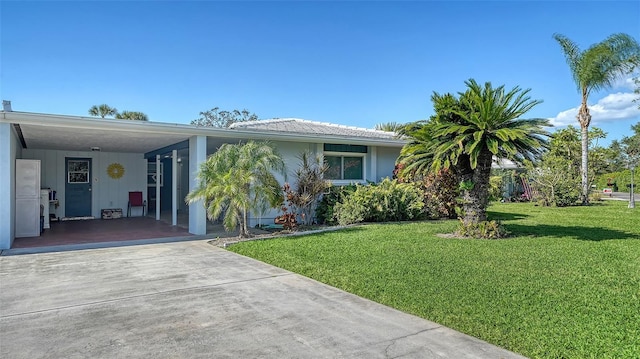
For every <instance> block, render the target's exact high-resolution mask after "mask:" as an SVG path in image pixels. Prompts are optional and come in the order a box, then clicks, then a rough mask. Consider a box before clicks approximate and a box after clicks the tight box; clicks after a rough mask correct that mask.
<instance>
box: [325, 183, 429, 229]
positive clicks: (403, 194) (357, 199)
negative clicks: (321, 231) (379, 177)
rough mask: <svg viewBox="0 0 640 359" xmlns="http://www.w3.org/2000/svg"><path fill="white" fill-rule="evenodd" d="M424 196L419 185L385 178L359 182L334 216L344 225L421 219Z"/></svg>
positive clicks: (336, 207) (338, 207) (338, 205)
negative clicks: (368, 182)
mask: <svg viewBox="0 0 640 359" xmlns="http://www.w3.org/2000/svg"><path fill="white" fill-rule="evenodd" d="M423 198H424V193H423V191H422V190H421V189H420V188H419V186H418V185H416V184H412V183H398V182H397V181H396V180H391V179H389V178H385V179H384V180H383V181H382V182H380V183H379V184H377V185H375V184H371V185H367V186H363V185H356V189H355V191H354V192H353V193H351V194H350V195H348V196H345V198H344V199H343V201H341V202H338V203H337V204H336V205H335V207H334V215H335V218H336V220H337V221H338V223H339V224H341V225H346V224H352V223H358V222H386V221H406V220H411V219H418V218H421V217H422V215H423V208H424V202H423Z"/></svg>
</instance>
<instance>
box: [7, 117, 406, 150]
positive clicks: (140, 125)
mask: <svg viewBox="0 0 640 359" xmlns="http://www.w3.org/2000/svg"><path fill="white" fill-rule="evenodd" d="M0 114H1V116H0V122H6V123H14V124H24V125H36V126H45V127H46V126H51V127H57V128H80V129H92V130H97V131H100V130H105V131H122V132H138V133H148V134H180V135H186V136H208V137H217V138H231V139H238V140H242V139H253V140H271V141H292V142H315V143H328V142H330V143H350V144H359V145H368V146H387V147H402V146H404V144H405V143H406V141H404V140H398V139H376V138H364V137H363V138H358V137H349V136H335V135H317V134H300V133H287V132H274V131H260V130H241V129H226V128H209V127H197V126H193V125H185V124H177V123H167V122H147V121H144V122H142V121H128V120H117V119H107V118H99V117H84V116H68V115H53V114H43V113H33V112H17V111H12V112H5V111H0Z"/></svg>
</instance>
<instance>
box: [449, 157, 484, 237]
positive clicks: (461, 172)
mask: <svg viewBox="0 0 640 359" xmlns="http://www.w3.org/2000/svg"><path fill="white" fill-rule="evenodd" d="M485 152H486V153H481V154H480V155H479V156H478V166H477V167H476V168H475V169H474V170H471V171H469V170H468V169H469V168H470V166H469V165H468V163H469V157H468V156H467V155H464V156H461V157H460V158H458V164H457V166H456V169H457V172H458V177H459V179H460V181H461V182H463V190H462V209H463V211H464V214H463V217H462V222H463V223H464V224H465V225H466V224H470V223H478V222H482V221H486V220H487V204H488V201H489V176H490V175H491V157H492V156H491V152H489V151H488V150H487V151H485ZM465 163H466V165H465ZM465 169H467V170H465Z"/></svg>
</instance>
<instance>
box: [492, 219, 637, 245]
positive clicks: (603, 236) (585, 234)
mask: <svg viewBox="0 0 640 359" xmlns="http://www.w3.org/2000/svg"><path fill="white" fill-rule="evenodd" d="M505 227H506V228H507V230H508V231H509V232H511V233H513V234H514V235H516V236H527V235H533V236H536V237H542V236H554V237H567V238H574V239H578V240H583V241H596V242H597V241H605V240H612V239H637V240H640V237H638V235H637V234H634V233H629V232H623V231H619V230H615V229H607V228H597V227H580V226H569V227H565V226H554V225H546V224H536V225H533V226H527V225H523V224H515V223H514V224H507V225H506V226H505Z"/></svg>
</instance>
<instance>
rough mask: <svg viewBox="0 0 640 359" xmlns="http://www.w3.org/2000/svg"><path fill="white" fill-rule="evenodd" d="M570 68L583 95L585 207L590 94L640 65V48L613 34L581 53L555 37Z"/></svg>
mask: <svg viewBox="0 0 640 359" xmlns="http://www.w3.org/2000/svg"><path fill="white" fill-rule="evenodd" d="M553 38H554V39H555V40H556V41H557V42H558V43H559V44H560V47H561V48H562V51H563V52H564V56H565V58H566V60H567V64H569V69H570V70H571V75H572V76H573V80H574V81H575V83H576V86H577V87H578V90H579V91H580V94H581V95H582V102H581V104H580V108H579V110H578V115H577V116H576V118H577V119H578V122H579V123H580V129H581V135H582V143H581V144H582V157H581V162H582V167H581V169H580V172H581V177H582V194H581V197H582V198H581V199H582V203H583V204H588V203H589V181H588V151H589V133H588V129H589V125H590V124H591V114H590V113H589V106H588V104H587V101H588V99H589V94H590V93H591V91H593V90H595V91H598V90H603V89H606V88H610V87H611V86H612V85H613V83H614V82H615V80H616V79H617V78H618V77H619V76H621V75H623V74H626V73H629V72H631V71H632V70H633V68H634V67H635V66H638V65H640V45H638V42H637V41H636V40H634V39H633V38H632V37H631V36H629V35H627V34H622V33H620V34H613V35H611V36H609V37H608V38H606V39H605V40H604V41H602V42H599V43H597V44H594V45H591V47H589V48H588V49H586V50H584V51H581V50H580V48H579V47H578V45H577V44H576V43H575V42H573V41H571V40H570V39H569V38H567V37H566V36H564V35H561V34H554V35H553Z"/></svg>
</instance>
